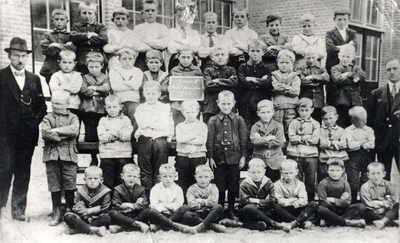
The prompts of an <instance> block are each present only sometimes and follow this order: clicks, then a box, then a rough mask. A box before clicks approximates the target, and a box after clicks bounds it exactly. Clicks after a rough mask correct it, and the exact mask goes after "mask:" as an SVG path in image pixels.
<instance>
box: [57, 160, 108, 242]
mask: <svg viewBox="0 0 400 243" xmlns="http://www.w3.org/2000/svg"><path fill="white" fill-rule="evenodd" d="M102 175H103V171H102V170H101V169H100V168H99V167H97V166H89V167H88V168H86V169H85V177H84V180H85V185H83V186H82V187H80V188H79V189H78V192H77V194H76V197H75V205H74V207H73V209H72V212H68V213H66V214H65V216H64V221H65V223H66V224H67V225H68V226H69V227H70V228H72V229H73V230H75V231H77V232H80V233H84V234H96V235H98V236H101V237H102V236H104V235H105V232H106V227H108V226H109V225H110V223H111V218H110V216H108V214H107V213H108V211H109V210H110V206H111V190H110V189H109V188H108V187H106V186H105V185H103V184H102V181H103V177H102Z"/></svg>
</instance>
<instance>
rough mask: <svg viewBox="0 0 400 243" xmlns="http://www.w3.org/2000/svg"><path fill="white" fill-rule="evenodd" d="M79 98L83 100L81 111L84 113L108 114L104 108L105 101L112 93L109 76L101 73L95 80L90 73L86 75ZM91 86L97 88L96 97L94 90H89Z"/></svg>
mask: <svg viewBox="0 0 400 243" xmlns="http://www.w3.org/2000/svg"><path fill="white" fill-rule="evenodd" d="M82 78H83V82H82V87H81V90H80V91H79V96H80V97H81V98H82V103H81V105H80V107H79V109H80V110H81V111H83V112H93V113H97V114H106V110H105V108H104V106H105V103H104V99H105V97H107V96H108V93H109V92H110V91H111V85H110V79H109V78H108V75H105V74H104V73H100V75H99V76H98V77H97V78H95V77H93V76H92V75H91V74H90V73H88V74H86V75H84V76H83V77H82ZM89 86H96V93H97V94H96V95H95V94H94V93H95V91H94V90H93V89H88V87H89Z"/></svg>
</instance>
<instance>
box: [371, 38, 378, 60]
mask: <svg viewBox="0 0 400 243" xmlns="http://www.w3.org/2000/svg"><path fill="white" fill-rule="evenodd" d="M373 40H374V44H373V48H372V50H373V51H372V57H373V58H378V53H379V38H378V37H374V38H373Z"/></svg>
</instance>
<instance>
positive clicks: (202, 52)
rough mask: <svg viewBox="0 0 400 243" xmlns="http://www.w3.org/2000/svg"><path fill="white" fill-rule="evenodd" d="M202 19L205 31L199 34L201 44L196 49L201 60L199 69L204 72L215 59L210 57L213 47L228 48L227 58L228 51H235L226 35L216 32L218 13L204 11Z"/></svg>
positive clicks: (212, 53)
mask: <svg viewBox="0 0 400 243" xmlns="http://www.w3.org/2000/svg"><path fill="white" fill-rule="evenodd" d="M203 21H204V29H205V33H204V34H203V35H201V36H200V38H201V46H200V47H199V50H198V55H199V57H200V60H201V66H200V69H201V71H202V72H204V70H205V69H206V68H209V67H212V66H213V64H214V63H215V61H214V60H212V57H213V55H214V54H215V53H214V51H215V50H214V48H213V47H215V46H224V47H225V48H227V50H228V56H227V58H229V52H232V53H233V52H234V51H235V50H234V49H233V46H232V44H231V41H230V40H229V39H228V38H227V37H226V36H224V35H220V34H218V33H217V32H216V31H217V26H218V15H217V14H216V13H214V12H207V13H205V14H204V15H203ZM235 49H236V48H235ZM225 64H226V63H225ZM225 64H224V65H225Z"/></svg>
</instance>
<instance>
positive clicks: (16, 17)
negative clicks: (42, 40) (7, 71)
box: [0, 0, 32, 71]
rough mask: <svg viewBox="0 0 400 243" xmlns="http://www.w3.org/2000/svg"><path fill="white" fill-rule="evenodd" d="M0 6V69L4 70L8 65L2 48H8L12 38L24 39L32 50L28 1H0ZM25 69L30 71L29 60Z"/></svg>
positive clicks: (30, 64)
mask: <svg viewBox="0 0 400 243" xmlns="http://www.w3.org/2000/svg"><path fill="white" fill-rule="evenodd" d="M0 4H1V7H0V68H4V67H6V66H7V65H8V64H9V60H8V57H7V53H6V52H5V51H4V48H7V47H9V46H10V41H11V39H12V37H20V38H23V39H25V40H26V41H27V43H28V48H29V49H31V48H32V39H31V38H32V35H31V15H30V13H31V11H30V1H29V0H0ZM29 57H31V55H30V56H29ZM26 69H27V70H30V71H31V70H32V59H31V58H29V59H28V63H27V67H26Z"/></svg>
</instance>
